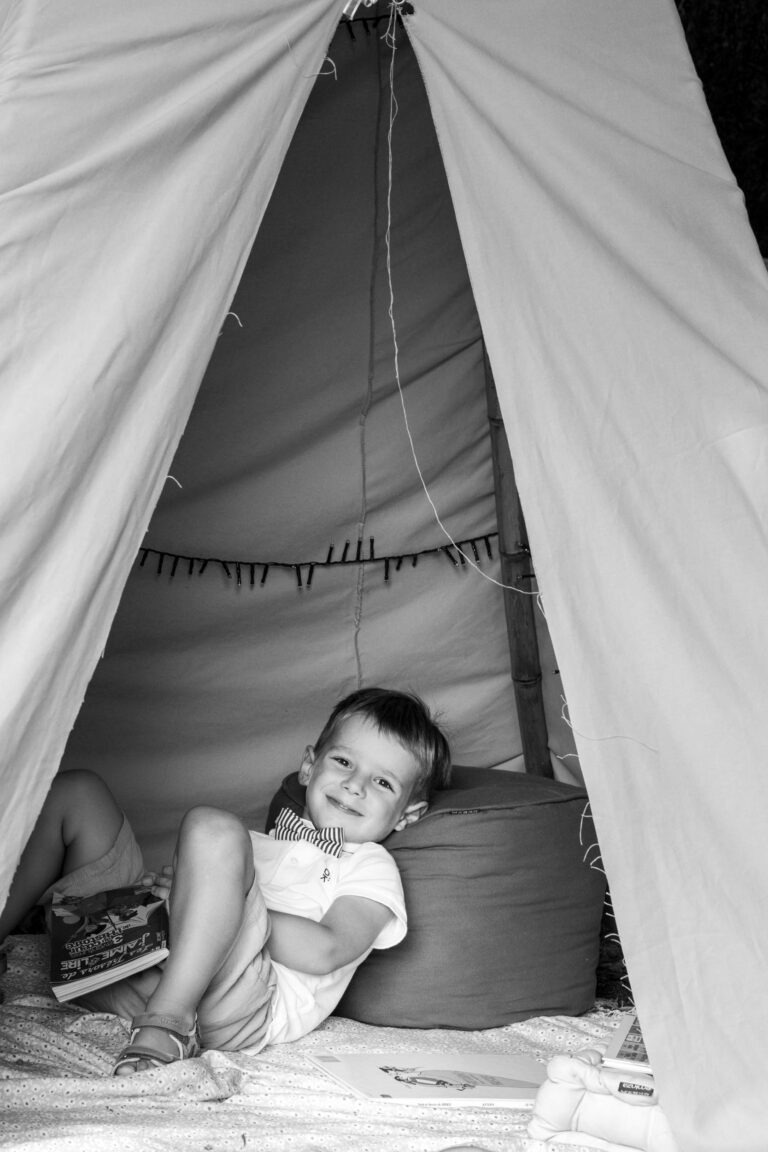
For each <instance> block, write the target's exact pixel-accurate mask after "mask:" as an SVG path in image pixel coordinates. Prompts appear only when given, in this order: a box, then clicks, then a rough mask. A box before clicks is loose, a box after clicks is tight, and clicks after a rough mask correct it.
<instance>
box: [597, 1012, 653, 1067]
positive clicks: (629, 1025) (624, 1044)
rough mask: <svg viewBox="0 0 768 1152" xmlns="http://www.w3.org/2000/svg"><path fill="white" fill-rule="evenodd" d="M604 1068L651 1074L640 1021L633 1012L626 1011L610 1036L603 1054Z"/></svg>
mask: <svg viewBox="0 0 768 1152" xmlns="http://www.w3.org/2000/svg"><path fill="white" fill-rule="evenodd" d="M603 1064H605V1066H606V1068H616V1069H618V1070H619V1071H620V1072H642V1073H645V1075H647V1076H652V1075H653V1073H652V1071H651V1063H650V1060H649V1059H648V1052H647V1050H646V1047H645V1041H644V1039H643V1034H642V1032H641V1031H640V1021H639V1020H638V1018H637V1016H636V1015H635V1013H634V1012H628V1013H627V1015H626V1016H625V1017H624V1019H623V1020H622V1021H621V1023H620V1024H619V1026H618V1028H617V1029H616V1031H615V1032H614V1034H613V1036H612V1037H611V1039H610V1041H609V1043H608V1046H607V1048H606V1050H605V1055H604V1056H603Z"/></svg>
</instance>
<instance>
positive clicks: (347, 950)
mask: <svg viewBox="0 0 768 1152" xmlns="http://www.w3.org/2000/svg"><path fill="white" fill-rule="evenodd" d="M391 916H392V911H391V909H389V908H387V906H386V905H385V904H380V903H379V901H378V900H369V899H367V897H365V896H339V898H338V899H337V900H334V902H333V904H331V906H330V908H329V909H328V911H327V912H326V914H325V916H323V918H322V920H309V919H308V918H307V917H306V916H294V915H292V913H290V912H272V911H270V913H269V918H270V920H271V921H272V933H271V935H270V937H269V944H268V948H269V954H270V956H271V957H272V959H273V960H277V962H278V964H284V965H285V966H286V968H294V969H296V971H297V972H310V973H312V975H314V976H325V975H326V974H327V973H328V972H333V971H335V970H336V969H337V968H341V967H342V966H343V965H344V964H348V963H349V962H350V960H356V959H357V957H358V956H362V954H363V953H364V952H366V951H367V950H368V949H369V948H370V947H371V945H372V944H373V942H374V940H375V939H376V937H377V936H378V935H379V933H380V932H381V930H382V928H383V927H384V926H385V925H386V924H387V922H388V921H389V919H390V917H391Z"/></svg>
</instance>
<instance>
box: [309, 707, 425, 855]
mask: <svg viewBox="0 0 768 1152" xmlns="http://www.w3.org/2000/svg"><path fill="white" fill-rule="evenodd" d="M418 776H419V765H418V762H417V761H416V758H415V757H414V756H413V755H411V753H410V752H409V751H408V750H407V749H406V748H404V747H403V745H402V744H400V742H399V741H398V740H396V739H395V738H394V737H393V736H388V735H386V734H385V733H384V732H381V731H379V729H378V728H377V727H376V725H375V724H373V723H371V721H369V720H366V719H365V717H363V716H350V717H348V718H347V719H346V720H344V721H343V722H342V723H341V724H339V726H338V728H337V729H336V732H335V734H334V737H333V742H332V743H331V744H328V745H327V746H326V747H325V748H324V749H322V751H321V752H320V753H319V755H318V754H316V753H315V750H314V748H312V747H310V748H307V750H306V752H305V753H304V759H303V760H302V763H301V768H300V770H299V782H300V783H301V784H305V785H306V788H307V800H306V808H305V810H304V814H305V816H307V817H308V818H309V819H310V820H311V821H312V823H313V824H314V825H315V827H316V828H326V827H328V826H329V825H333V824H335V825H338V826H339V827H341V828H342V829H343V830H344V836H345V838H346V839H347V840H349V841H351V842H352V843H353V844H361V843H363V841H366V840H374V841H377V842H378V841H380V840H384V839H385V838H386V837H387V836H388V835H389V834H390V832H392V831H394V830H395V829H397V831H400V829H401V828H404V827H405V826H406V824H410V823H412V822H413V821H414V820H418V818H419V816H421V815H422V814H423V812H424V811H425V809H426V807H427V804H426V801H424V800H422V801H411V792H412V791H413V786H414V784H415V783H416V780H417V779H418Z"/></svg>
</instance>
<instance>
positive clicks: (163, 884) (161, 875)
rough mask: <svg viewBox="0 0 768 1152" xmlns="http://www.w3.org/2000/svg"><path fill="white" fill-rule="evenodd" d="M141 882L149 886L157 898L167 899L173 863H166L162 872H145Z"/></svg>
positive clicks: (170, 885) (171, 882) (171, 885)
mask: <svg viewBox="0 0 768 1152" xmlns="http://www.w3.org/2000/svg"><path fill="white" fill-rule="evenodd" d="M141 882H142V884H144V885H146V886H147V887H148V888H151V889H152V894H153V895H154V896H157V898H158V899H159V900H167V899H168V897H169V896H170V894H171V888H172V887H173V865H172V864H166V865H165V867H164V868H163V870H162V872H145V873H144V875H143V876H142V878H141Z"/></svg>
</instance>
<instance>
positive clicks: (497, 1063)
mask: <svg viewBox="0 0 768 1152" xmlns="http://www.w3.org/2000/svg"><path fill="white" fill-rule="evenodd" d="M309 1059H310V1061H311V1062H312V1063H313V1064H314V1065H315V1066H316V1067H317V1068H320V1069H322V1071H323V1072H327V1073H328V1075H329V1076H332V1077H333V1079H334V1080H336V1081H337V1082H338V1083H339V1084H341V1085H343V1086H344V1087H345V1088H347V1089H348V1090H349V1091H350V1092H352V1093H354V1094H355V1095H356V1096H361V1097H363V1098H364V1099H367V1100H391V1101H393V1103H395V1104H408V1103H413V1104H442V1105H446V1104H448V1105H462V1106H464V1107H488V1106H493V1107H496V1108H499V1107H508V1108H532V1107H533V1102H534V1100H535V1098H536V1093H537V1091H538V1088H539V1085H540V1084H542V1083H543V1082H544V1080H545V1079H546V1068H545V1066H544V1065H543V1064H539V1063H538V1062H537V1061H536V1060H532V1059H531V1058H530V1057H528V1056H516V1055H506V1054H502V1053H477V1052H472V1053H456V1052H379V1053H360V1052H355V1053H348V1054H344V1053H336V1052H315V1053H313V1054H312V1055H310V1056H309Z"/></svg>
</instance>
